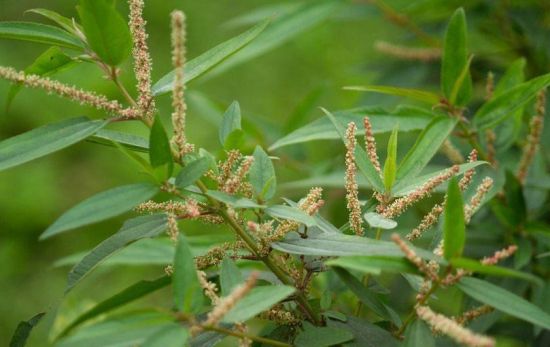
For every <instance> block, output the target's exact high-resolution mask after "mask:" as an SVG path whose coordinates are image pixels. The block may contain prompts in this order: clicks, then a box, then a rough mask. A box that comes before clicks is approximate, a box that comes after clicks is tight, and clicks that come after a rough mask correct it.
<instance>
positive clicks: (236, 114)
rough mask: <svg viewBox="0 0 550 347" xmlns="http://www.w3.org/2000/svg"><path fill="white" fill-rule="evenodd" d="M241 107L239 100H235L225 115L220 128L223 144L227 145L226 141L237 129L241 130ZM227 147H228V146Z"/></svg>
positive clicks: (220, 137)
mask: <svg viewBox="0 0 550 347" xmlns="http://www.w3.org/2000/svg"><path fill="white" fill-rule="evenodd" d="M241 129H242V128H241V108H240V106H239V103H238V102H237V101H233V102H232V103H231V105H229V107H228V108H227V111H225V113H224V115H223V120H222V124H221V126H220V130H219V139H220V143H221V145H222V146H224V147H226V142H227V139H228V137H229V135H231V133H233V132H234V131H235V130H241ZM226 148H227V147H226Z"/></svg>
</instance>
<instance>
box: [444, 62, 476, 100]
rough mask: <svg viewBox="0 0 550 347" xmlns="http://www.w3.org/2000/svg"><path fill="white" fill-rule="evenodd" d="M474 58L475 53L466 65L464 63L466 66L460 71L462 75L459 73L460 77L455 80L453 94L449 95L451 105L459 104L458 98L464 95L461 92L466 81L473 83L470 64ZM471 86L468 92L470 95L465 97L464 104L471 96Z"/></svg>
mask: <svg viewBox="0 0 550 347" xmlns="http://www.w3.org/2000/svg"><path fill="white" fill-rule="evenodd" d="M473 58H474V56H473V55H471V56H470V57H469V58H468V61H467V62H466V65H464V68H462V71H461V72H460V75H458V78H457V79H456V81H455V84H454V86H453V89H452V91H451V96H450V97H449V103H450V104H451V105H455V104H457V100H458V98H460V97H463V96H464V95H461V94H459V93H461V92H462V90H461V89H462V87H464V83H470V85H471V83H472V82H471V76H470V64H471V63H472V59H473ZM471 89H472V88H471V87H470V89H469V90H470V91H469V92H467V93H469V94H470V95H467V96H466V97H465V99H466V101H464V104H465V103H467V102H468V100H469V99H470V98H471Z"/></svg>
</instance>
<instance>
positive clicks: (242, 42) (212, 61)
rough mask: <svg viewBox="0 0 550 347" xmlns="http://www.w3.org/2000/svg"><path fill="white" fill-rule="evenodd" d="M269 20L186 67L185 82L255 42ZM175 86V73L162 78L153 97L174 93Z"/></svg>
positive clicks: (156, 84)
mask: <svg viewBox="0 0 550 347" xmlns="http://www.w3.org/2000/svg"><path fill="white" fill-rule="evenodd" d="M268 23H269V21H268V20H266V21H264V22H262V23H259V24H257V25H255V26H254V27H253V28H251V29H249V30H247V31H245V32H244V33H242V34H240V35H238V36H235V37H233V38H231V39H229V40H227V41H225V42H223V43H221V44H219V45H217V46H216V47H214V48H212V49H210V50H208V51H207V52H205V53H203V54H201V55H200V56H198V57H196V58H195V59H193V60H190V61H189V62H188V63H186V64H185V66H184V73H183V81H184V82H185V83H189V82H191V81H192V80H194V79H195V78H197V77H199V76H201V75H203V74H204V73H206V72H207V71H209V70H211V69H212V68H213V67H215V66H216V65H218V64H220V63H221V62H223V61H224V60H226V59H227V58H229V57H230V56H231V55H233V54H235V53H236V52H238V51H239V50H240V49H242V48H243V47H244V46H246V45H247V44H249V43H250V42H251V41H252V40H254V39H255V38H256V37H257V36H258V35H259V34H260V33H261V32H262V31H263V30H264V29H265V28H266V26H267V24H268ZM173 85H174V71H172V72H170V73H169V74H167V75H165V76H164V77H162V78H161V79H160V80H159V81H158V82H157V83H155V85H154V86H153V88H152V90H153V95H161V94H165V93H169V92H171V91H172V87H173Z"/></svg>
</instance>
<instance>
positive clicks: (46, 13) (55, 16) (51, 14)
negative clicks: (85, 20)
mask: <svg viewBox="0 0 550 347" xmlns="http://www.w3.org/2000/svg"><path fill="white" fill-rule="evenodd" d="M25 12H31V13H36V14H38V15H41V16H42V17H45V18H48V19H49V20H51V21H53V22H55V23H56V24H57V25H59V26H60V27H62V28H63V29H65V30H66V31H68V32H70V33H71V34H73V35H75V36H76V34H77V31H76V29H75V26H76V28H77V29H78V30H80V31H82V27H81V26H80V25H78V23H76V21H73V20H71V19H69V18H67V17H64V16H62V15H60V14H59V13H57V12H55V11H51V10H47V9H45V8H33V9H30V10H27V11H25Z"/></svg>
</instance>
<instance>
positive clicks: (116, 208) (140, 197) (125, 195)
mask: <svg viewBox="0 0 550 347" xmlns="http://www.w3.org/2000/svg"><path fill="white" fill-rule="evenodd" d="M158 191H159V189H158V187H157V186H154V185H152V184H149V183H137V184H130V185H125V186H121V187H117V188H113V189H110V190H107V191H104V192H101V193H99V194H96V195H94V196H92V197H90V198H88V199H86V200H84V201H82V202H80V203H79V204H77V205H76V206H74V207H72V208H71V209H69V210H68V211H67V212H65V213H64V214H63V215H61V217H59V218H58V219H57V220H56V221H55V222H54V223H53V224H52V225H50V227H48V229H46V231H44V233H43V234H42V235H40V239H41V240H44V239H47V238H49V237H52V236H54V235H57V234H59V233H62V232H65V231H68V230H72V229H76V228H79V227H82V226H85V225H88V224H92V223H96V222H100V221H102V220H105V219H109V218H112V217H115V216H118V215H120V214H122V213H124V212H127V211H130V210H131V209H132V208H134V207H135V206H136V205H137V204H139V203H142V202H144V201H146V200H148V199H150V198H151V197H153V196H154V195H155V194H156V193H158Z"/></svg>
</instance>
